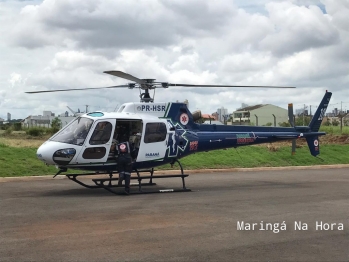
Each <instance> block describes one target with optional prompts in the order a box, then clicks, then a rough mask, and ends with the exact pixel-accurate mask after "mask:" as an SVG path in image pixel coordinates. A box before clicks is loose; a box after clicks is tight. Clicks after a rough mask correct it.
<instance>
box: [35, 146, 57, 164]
mask: <svg viewBox="0 0 349 262" xmlns="http://www.w3.org/2000/svg"><path fill="white" fill-rule="evenodd" d="M36 156H37V158H38V159H39V160H41V161H42V162H44V163H45V164H47V165H53V164H55V162H54V161H53V157H52V156H53V152H52V148H51V146H50V142H45V143H43V144H42V145H41V146H40V147H39V148H38V150H37V151H36Z"/></svg>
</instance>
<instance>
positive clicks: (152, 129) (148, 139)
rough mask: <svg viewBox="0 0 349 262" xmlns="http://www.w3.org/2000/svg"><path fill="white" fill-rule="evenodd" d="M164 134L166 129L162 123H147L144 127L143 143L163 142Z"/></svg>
mask: <svg viewBox="0 0 349 262" xmlns="http://www.w3.org/2000/svg"><path fill="white" fill-rule="evenodd" d="M166 134H167V129H166V125H165V124H164V123H148V124H147V125H146V127H145V135H144V143H155V142H161V141H164V140H165V139H166Z"/></svg>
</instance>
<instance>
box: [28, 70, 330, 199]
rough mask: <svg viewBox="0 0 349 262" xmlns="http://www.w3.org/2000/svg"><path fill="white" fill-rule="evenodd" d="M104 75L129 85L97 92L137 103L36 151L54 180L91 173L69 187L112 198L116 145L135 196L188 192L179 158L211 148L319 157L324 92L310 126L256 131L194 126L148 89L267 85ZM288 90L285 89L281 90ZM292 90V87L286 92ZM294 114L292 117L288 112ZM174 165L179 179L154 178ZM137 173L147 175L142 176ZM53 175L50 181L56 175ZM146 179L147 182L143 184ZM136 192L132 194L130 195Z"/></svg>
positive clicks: (77, 124) (183, 111)
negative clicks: (125, 150)
mask: <svg viewBox="0 0 349 262" xmlns="http://www.w3.org/2000/svg"><path fill="white" fill-rule="evenodd" d="M104 73H107V74H111V75H114V76H117V77H121V78H124V79H127V80H130V81H133V82H134V83H129V84H127V85H119V86H111V87H102V88H125V87H127V88H130V89H133V88H139V89H140V90H143V91H144V93H141V94H140V98H141V101H140V102H139V103H125V104H123V105H121V106H120V108H119V109H118V111H117V112H90V113H86V114H84V115H81V116H79V117H77V118H76V119H75V120H73V121H72V122H71V123H69V124H68V125H67V126H65V127H64V128H62V129H61V130H60V131H59V132H57V133H56V134H55V135H53V136H52V137H51V138H49V139H48V140H47V141H46V142H45V143H44V144H42V145H41V146H40V147H39V148H38V150H37V157H38V158H39V159H40V160H41V161H43V162H44V163H45V164H47V165H55V166H56V167H57V168H58V169H59V171H58V172H57V174H56V175H58V174H61V173H65V172H67V171H68V169H77V170H86V171H90V172H91V171H94V172H93V173H82V174H66V176H67V177H68V178H69V179H71V180H73V181H74V182H76V183H78V184H80V185H82V186H85V187H87V188H104V189H107V190H108V191H110V192H113V193H116V191H115V190H114V187H118V185H116V184H114V183H113V182H114V181H115V180H118V178H117V177H113V175H114V174H115V173H117V172H116V170H117V161H116V158H117V157H118V154H117V150H116V149H115V144H117V143H118V141H119V142H121V140H122V141H129V143H130V144H131V145H132V147H131V148H133V151H132V152H131V155H132V157H133V166H132V169H133V172H135V173H136V174H137V176H132V177H131V179H137V180H138V183H137V185H138V187H139V188H138V191H137V193H148V192H175V191H190V189H188V188H186V186H185V181H184V178H185V177H187V176H188V175H186V174H184V172H183V168H182V166H181V164H180V162H179V159H181V158H182V157H185V156H188V155H190V154H193V153H197V152H202V151H210V150H216V149H225V148H236V147H239V146H248V145H256V144H262V143H270V142H276V141H282V140H295V139H298V138H304V139H306V141H307V143H308V146H309V149H310V153H311V154H312V155H313V156H317V155H318V154H319V153H320V147H319V136H322V135H325V133H324V132H319V128H320V125H321V122H322V119H323V116H324V114H325V112H326V109H327V106H328V104H329V101H330V99H331V96H332V93H331V92H327V91H326V93H325V95H324V97H323V99H322V101H321V103H320V105H319V107H318V109H317V111H316V113H315V114H314V117H313V118H312V120H311V122H310V124H309V126H294V127H261V126H227V125H210V124H197V123H195V122H196V120H198V119H196V118H197V116H196V115H195V114H192V113H191V112H190V111H189V110H188V108H187V105H186V104H185V103H172V102H165V103H155V102H154V99H153V98H151V97H150V94H149V90H154V89H155V88H159V87H162V88H168V87H170V86H186V87H195V86H198V87H267V88H284V87H272V86H225V85H224V86H222V85H191V84H172V83H166V82H155V79H139V78H137V77H134V76H132V75H130V74H126V73H124V72H121V71H106V72H104ZM285 88H289V87H285ZM290 88H293V87H290ZM87 89H98V88H81V89H61V90H46V91H34V92H27V93H46V92H58V91H72V90H87ZM292 115H293V113H292ZM176 162H177V163H178V164H179V167H180V174H178V175H161V176H159V175H156V176H155V175H154V168H155V167H158V166H161V165H164V164H171V165H173V164H174V163H176ZM142 172H149V173H150V175H147V176H143V175H142V176H141V173H142ZM96 173H97V174H100V175H103V174H104V176H105V175H106V174H107V177H105V178H95V179H92V181H93V182H94V184H92V185H88V184H86V183H84V182H82V181H81V180H79V179H78V177H79V176H86V175H96ZM56 175H55V176H56ZM165 177H166V178H167V177H181V178H182V183H183V188H181V189H163V190H155V191H146V190H143V189H142V185H155V183H153V179H154V178H165ZM143 179H150V181H149V183H142V180H143ZM131 193H132V191H131ZM133 193H136V192H133Z"/></svg>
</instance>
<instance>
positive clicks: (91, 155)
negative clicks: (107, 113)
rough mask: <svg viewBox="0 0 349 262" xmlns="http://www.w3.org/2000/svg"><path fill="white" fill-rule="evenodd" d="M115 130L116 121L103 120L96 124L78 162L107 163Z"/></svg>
mask: <svg viewBox="0 0 349 262" xmlns="http://www.w3.org/2000/svg"><path fill="white" fill-rule="evenodd" d="M114 129H115V119H103V120H99V121H96V122H95V125H94V126H93V128H91V130H93V132H90V134H88V136H87V138H86V141H85V144H84V145H83V147H82V150H81V153H80V155H79V157H78V158H77V160H76V162H77V163H78V164H80V163H105V162H107V159H108V155H109V151H110V147H111V143H112V139H113V136H112V134H114Z"/></svg>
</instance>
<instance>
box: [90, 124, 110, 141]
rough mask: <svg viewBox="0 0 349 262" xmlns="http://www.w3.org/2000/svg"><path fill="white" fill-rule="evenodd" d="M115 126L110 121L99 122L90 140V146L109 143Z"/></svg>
mask: <svg viewBox="0 0 349 262" xmlns="http://www.w3.org/2000/svg"><path fill="white" fill-rule="evenodd" d="M112 129H113V126H112V124H111V123H110V122H108V121H103V122H99V123H98V124H97V126H96V128H95V130H94V131H93V134H92V136H91V138H90V145H102V144H106V143H108V141H109V140H110V136H111V131H112Z"/></svg>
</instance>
